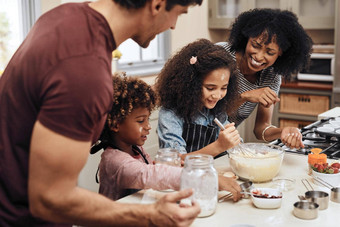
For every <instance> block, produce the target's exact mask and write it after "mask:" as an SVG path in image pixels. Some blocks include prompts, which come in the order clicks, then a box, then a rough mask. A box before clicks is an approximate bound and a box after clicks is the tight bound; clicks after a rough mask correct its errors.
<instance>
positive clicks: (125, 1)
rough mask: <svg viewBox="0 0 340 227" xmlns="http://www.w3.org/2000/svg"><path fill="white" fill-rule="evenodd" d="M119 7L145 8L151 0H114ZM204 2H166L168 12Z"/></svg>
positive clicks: (180, 0)
mask: <svg viewBox="0 0 340 227" xmlns="http://www.w3.org/2000/svg"><path fill="white" fill-rule="evenodd" d="M113 1H115V2H116V3H118V4H119V5H121V6H123V7H125V8H127V9H130V8H132V9H138V8H142V7H143V6H145V4H146V2H147V1H150V0H113ZM202 1H203V0H166V10H168V11H170V10H171V9H172V7H174V6H175V5H181V6H189V5H201V4H202Z"/></svg>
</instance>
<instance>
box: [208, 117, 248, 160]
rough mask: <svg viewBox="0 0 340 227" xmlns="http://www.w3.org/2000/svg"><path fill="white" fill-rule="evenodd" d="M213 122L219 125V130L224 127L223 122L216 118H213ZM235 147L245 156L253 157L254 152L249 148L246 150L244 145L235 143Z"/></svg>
mask: <svg viewBox="0 0 340 227" xmlns="http://www.w3.org/2000/svg"><path fill="white" fill-rule="evenodd" d="M214 122H215V123H216V124H217V125H218V127H220V129H221V131H223V130H224V129H225V128H224V126H223V124H222V123H221V122H220V121H219V120H218V119H217V118H215V119H214ZM241 143H243V142H241ZM235 148H238V149H237V150H238V151H239V152H240V153H241V154H242V155H243V156H245V157H255V154H254V152H253V151H251V150H248V149H247V148H246V147H241V146H240V145H237V146H236V147H235ZM235 148H234V149H235Z"/></svg>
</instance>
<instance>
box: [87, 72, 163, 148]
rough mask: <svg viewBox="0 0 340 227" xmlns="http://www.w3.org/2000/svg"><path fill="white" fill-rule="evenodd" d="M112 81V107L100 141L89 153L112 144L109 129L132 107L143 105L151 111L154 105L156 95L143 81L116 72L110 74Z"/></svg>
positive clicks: (123, 117)
mask: <svg viewBox="0 0 340 227" xmlns="http://www.w3.org/2000/svg"><path fill="white" fill-rule="evenodd" d="M112 82H113V90H114V93H113V97H112V102H113V104H112V108H111V111H110V112H109V113H108V116H107V120H106V123H105V126H104V130H103V131H102V134H101V136H100V138H99V140H100V141H101V142H100V143H99V144H98V145H97V146H94V147H93V148H92V149H91V153H95V152H97V151H98V150H100V149H101V148H104V149H105V148H106V147H107V146H110V145H112V139H111V135H112V133H113V131H112V130H111V129H112V128H113V127H115V126H116V125H117V124H119V123H121V122H123V121H124V120H125V119H126V117H127V116H128V115H129V114H131V112H132V111H133V110H134V109H136V108H140V107H143V108H147V109H148V110H149V111H150V112H151V111H152V110H154V109H155V107H156V103H157V95H156V93H155V91H153V90H152V88H151V86H150V85H148V84H147V83H145V82H144V81H142V80H140V79H137V78H133V77H127V76H126V75H125V73H123V75H120V74H117V73H116V74H115V75H113V76H112Z"/></svg>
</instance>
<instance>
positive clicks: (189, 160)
mask: <svg viewBox="0 0 340 227" xmlns="http://www.w3.org/2000/svg"><path fill="white" fill-rule="evenodd" d="M213 161H214V159H213V157H212V156H211V155H204V154H197V155H188V156H186V157H185V162H184V168H183V171H182V175H181V189H186V188H192V189H193V190H194V193H193V195H192V196H191V197H189V198H186V199H184V200H182V201H181V202H182V203H185V204H191V201H196V202H198V203H199V204H200V207H201V213H200V214H199V215H198V217H207V216H210V215H212V214H214V213H215V210H216V206H217V193H218V175H217V171H216V169H215V168H214V166H213Z"/></svg>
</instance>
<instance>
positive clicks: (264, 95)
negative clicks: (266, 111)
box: [241, 87, 280, 108]
mask: <svg viewBox="0 0 340 227" xmlns="http://www.w3.org/2000/svg"><path fill="white" fill-rule="evenodd" d="M241 98H242V99H243V100H245V101H248V102H253V103H260V104H261V105H262V106H264V107H267V108H268V107H270V106H271V105H275V103H277V102H279V101H280V99H279V97H278V96H277V94H276V93H275V91H273V90H272V89H270V88H269V87H264V88H259V89H254V90H251V91H246V92H243V93H242V94H241Z"/></svg>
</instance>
